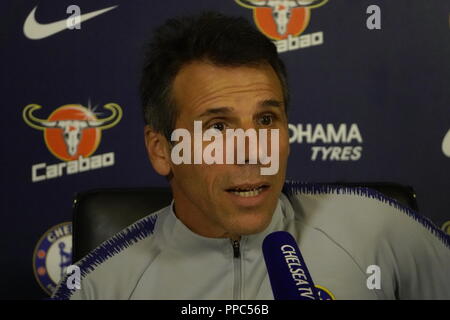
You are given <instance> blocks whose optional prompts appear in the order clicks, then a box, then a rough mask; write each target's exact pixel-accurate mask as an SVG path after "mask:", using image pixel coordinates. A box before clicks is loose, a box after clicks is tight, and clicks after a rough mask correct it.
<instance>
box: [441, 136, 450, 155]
mask: <svg viewBox="0 0 450 320" xmlns="http://www.w3.org/2000/svg"><path fill="white" fill-rule="evenodd" d="M442 152H443V153H444V154H445V155H446V156H447V157H450V130H448V132H447V134H446V135H445V137H444V140H442Z"/></svg>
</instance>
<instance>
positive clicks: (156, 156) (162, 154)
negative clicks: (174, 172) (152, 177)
mask: <svg viewBox="0 0 450 320" xmlns="http://www.w3.org/2000/svg"><path fill="white" fill-rule="evenodd" d="M144 137H145V147H146V149H147V154H148V158H149V159H150V162H151V163H152V166H153V169H155V171H156V172H158V173H159V174H160V175H162V176H168V175H169V174H170V171H171V169H170V164H171V162H170V148H169V144H168V142H167V139H166V137H165V136H164V135H162V134H161V133H159V132H156V131H154V130H153V129H152V128H150V126H148V125H146V126H145V128H144Z"/></svg>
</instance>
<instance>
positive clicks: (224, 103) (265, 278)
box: [54, 13, 450, 299]
mask: <svg viewBox="0 0 450 320" xmlns="http://www.w3.org/2000/svg"><path fill="white" fill-rule="evenodd" d="M141 89H142V101H143V107H144V109H143V110H144V118H145V120H146V123H147V125H146V127H145V142H146V148H147V151H148V155H149V158H150V161H151V163H152V165H153V167H154V169H155V170H156V171H157V172H158V173H159V174H161V175H163V176H166V177H167V179H168V182H169V184H170V187H171V189H172V193H173V199H174V201H173V203H172V204H171V205H170V206H169V207H166V208H164V209H162V210H160V211H158V212H156V213H151V214H150V215H149V216H147V217H146V218H144V219H142V220H140V221H138V222H136V223H135V224H133V225H132V226H130V227H128V228H127V229H125V230H123V231H122V232H121V233H119V234H117V235H116V236H115V237H113V238H111V239H110V240H108V241H106V242H105V243H103V244H102V245H101V246H99V247H98V248H97V249H95V250H94V251H92V252H91V253H90V254H88V255H87V256H86V257H85V258H84V259H82V260H81V261H80V262H78V263H77V265H78V266H79V267H80V269H81V274H82V279H81V289H79V290H77V289H72V290H70V289H68V288H67V286H66V284H65V279H63V280H62V282H61V284H60V286H59V288H58V289H57V291H56V292H55V294H54V298H56V299H273V298H274V295H273V293H272V286H271V282H270V279H269V275H268V272H267V268H266V265H265V262H264V257H263V254H262V249H261V247H262V243H263V240H264V239H265V238H266V237H267V236H268V235H269V234H272V233H273V232H276V231H287V232H289V233H290V234H292V235H293V236H294V238H295V241H296V242H297V244H298V246H299V248H300V250H301V254H302V256H303V259H304V262H305V264H306V266H307V269H308V270H309V273H310V275H311V278H312V280H313V282H314V285H315V287H314V290H316V291H315V292H316V293H317V296H319V297H320V298H322V299H397V298H400V299H422V298H424V299H435V298H441V299H445V298H447V299H448V298H450V271H449V270H450V250H449V247H450V240H449V238H448V237H447V236H445V235H444V234H443V233H442V232H440V231H439V230H438V229H437V228H436V227H434V225H432V224H431V223H430V222H428V221H427V220H426V219H425V218H423V217H420V216H418V215H416V214H415V213H414V212H412V211H410V210H408V209H406V208H402V207H401V206H400V205H398V204H396V203H395V202H394V201H392V200H389V199H386V198H384V197H383V196H382V195H380V194H378V193H376V192H374V191H369V190H367V189H346V188H341V187H332V186H314V185H308V184H301V183H287V184H285V181H284V180H285V173H286V166H287V158H288V154H289V143H288V131H287V126H288V121H287V105H288V102H289V95H288V89H287V81H286V72H285V69H284V66H283V63H282V61H281V60H280V59H279V57H278V55H277V52H276V49H275V46H274V45H273V44H272V43H271V42H270V41H269V40H268V39H266V38H265V37H264V36H263V35H261V34H260V33H259V32H258V31H256V30H255V29H254V28H253V27H252V26H251V25H250V24H249V23H248V22H246V20H245V19H241V18H230V17H226V16H223V15H220V14H216V13H205V14H201V15H199V16H194V17H187V18H181V19H172V20H169V21H167V22H166V23H165V24H164V25H163V26H162V27H160V28H159V29H158V30H157V31H156V34H155V36H154V39H153V41H152V42H151V44H150V46H149V54H148V56H147V58H146V63H145V67H144V72H143V76H142V85H141ZM196 121H201V123H200V124H201V129H202V130H203V131H204V130H206V131H208V130H209V129H212V132H213V133H214V137H215V138H214V139H219V138H221V137H222V136H223V137H225V133H228V131H227V130H229V129H243V130H250V131H251V130H255V132H256V130H258V133H260V132H268V133H269V135H270V136H271V137H272V136H276V137H277V140H275V143H269V144H268V146H267V149H268V150H269V152H271V154H272V155H273V154H276V155H277V158H276V159H273V158H272V160H274V161H275V160H276V162H277V164H276V168H277V170H276V172H275V174H268V175H263V174H262V171H261V170H262V169H263V168H267V167H268V166H270V165H271V164H270V163H268V162H267V161H266V162H264V161H263V159H261V158H258V160H257V161H252V160H255V159H253V158H252V156H251V155H252V150H253V149H254V146H253V147H252V146H250V137H249V136H246V137H245V139H246V141H247V140H248V141H249V146H246V147H245V150H244V153H245V157H244V158H245V159H244V161H241V162H238V161H236V162H234V163H228V162H222V163H220V161H216V162H215V163H212V164H211V163H206V161H194V163H192V162H191V163H189V161H186V162H180V161H178V160H175V159H174V155H175V156H176V155H177V153H176V152H175V153H174V149H175V148H177V145H178V144H177V143H175V142H177V141H178V143H182V142H186V141H180V140H181V139H174V138H176V136H177V135H176V134H174V132H176V130H178V129H180V130H183V129H184V130H185V131H182V132H189V133H190V136H191V137H192V136H194V137H195V136H196V134H195V130H196V124H198V123H199V122H196ZM197 129H198V127H197ZM264 129H266V130H267V131H260V130H264ZM186 130H187V131H186ZM209 132H211V130H210V131H209ZM246 132H247V131H246ZM188 137H189V136H187V135H185V136H184V137H183V140H184V139H187V138H188ZM197 137H198V135H197ZM233 139H234V138H233ZM258 139H259V140H261V139H262V138H261V136H259V137H258ZM225 140H226V141H228V140H229V139H228V138H226V137H225ZM210 141H212V139H211V140H209V141H208V140H207V141H205V140H203V141H202V142H201V144H200V145H198V144H197V145H196V146H197V147H195V142H194V143H192V144H187V145H188V146H190V148H188V149H185V150H184V151H183V152H181V153H178V156H180V157H182V158H184V157H186V158H185V159H191V160H192V158H195V155H194V154H195V152H197V151H199V150H200V152H202V151H205V150H206V148H207V147H208V145H209V144H210V143H212V142H210ZM218 141H219V140H218ZM221 141H222V142H221V143H222V144H220V143H219V146H223V147H224V148H223V154H222V155H221V156H219V157H218V159H219V160H221V157H222V158H223V159H224V158H226V157H227V155H229V154H230V152H231V151H233V152H234V151H236V157H235V155H234V154H233V156H232V157H231V158H232V160H236V159H235V158H237V153H238V152H239V151H242V150H238V149H239V148H238V147H236V146H234V147H229V146H228V145H226V143H225V141H224V140H221ZM271 141H273V140H271ZM259 147H261V146H260V145H259ZM252 148H253V149H252ZM219 151H220V150H218V149H216V151H215V152H219ZM253 151H254V150H253ZM258 155H259V154H258ZM215 156H217V154H215ZM253 156H254V153H253ZM197 160H199V159H197ZM200 160H201V159H200ZM216 160H217V158H216ZM195 162H196V163H195ZM283 187H284V191H283V192H282V189H283ZM374 267H375V269H373V268H374ZM372 269H373V270H377V271H378V274H377V276H378V279H376V281H374V285H372V286H371V285H369V282H370V281H368V278H369V276H370V274H367V273H366V271H367V270H372ZM305 281H306V280H305Z"/></svg>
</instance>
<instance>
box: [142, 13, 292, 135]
mask: <svg viewBox="0 0 450 320" xmlns="http://www.w3.org/2000/svg"><path fill="white" fill-rule="evenodd" d="M199 60H200V61H201V60H206V61H209V62H211V63H213V64H215V65H219V66H248V65H259V64H261V63H268V64H270V65H271V66H272V68H273V69H274V71H275V72H276V74H277V75H278V78H279V79H280V82H281V85H282V88H283V98H284V100H285V101H284V103H285V107H286V108H287V105H288V102H289V91H288V85H287V75H286V69H285V66H284V64H283V62H282V61H281V59H280V58H279V56H278V53H277V50H276V47H275V45H274V44H273V43H272V42H271V41H270V40H269V39H268V38H266V37H265V36H264V35H263V34H262V33H260V32H259V31H258V30H257V29H256V28H255V27H253V26H252V25H251V24H250V23H249V22H248V21H247V20H246V19H245V18H242V17H230V16H225V15H223V14H220V13H217V12H204V13H201V14H198V15H194V16H187V17H180V18H174V19H169V20H167V21H166V22H165V23H164V24H163V25H162V26H160V27H159V28H157V29H156V30H155V33H154V35H153V38H152V40H151V41H150V42H149V44H148V45H147V48H146V55H145V60H144V66H143V72H142V78H141V86H140V91H141V100H142V110H143V114H144V120H145V122H146V124H148V125H149V126H150V127H152V129H153V130H155V131H157V132H160V133H162V134H164V135H165V136H166V137H167V138H168V140H169V141H170V136H171V132H172V130H173V129H174V125H175V121H176V117H177V109H176V105H175V103H174V101H173V98H172V95H171V88H172V83H173V80H174V78H175V76H176V75H177V73H178V71H179V70H180V69H181V67H182V66H183V65H185V64H187V63H189V62H192V61H199Z"/></svg>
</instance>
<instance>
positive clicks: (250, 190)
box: [226, 184, 269, 198]
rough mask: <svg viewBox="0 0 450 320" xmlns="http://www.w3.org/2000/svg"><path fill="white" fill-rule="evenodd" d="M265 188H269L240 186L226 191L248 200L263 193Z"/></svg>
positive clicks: (266, 185) (266, 186)
mask: <svg viewBox="0 0 450 320" xmlns="http://www.w3.org/2000/svg"><path fill="white" fill-rule="evenodd" d="M267 188H269V185H268V184H257V185H241V186H236V187H233V188H229V189H227V190H226V191H227V192H230V193H233V194H235V195H237V196H240V197H243V198H249V197H256V196H258V195H259V194H260V193H261V192H263V191H264V190H266V189H267Z"/></svg>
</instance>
